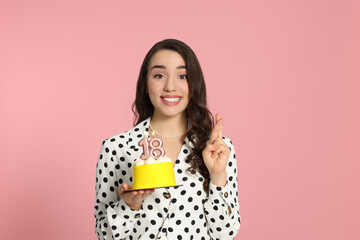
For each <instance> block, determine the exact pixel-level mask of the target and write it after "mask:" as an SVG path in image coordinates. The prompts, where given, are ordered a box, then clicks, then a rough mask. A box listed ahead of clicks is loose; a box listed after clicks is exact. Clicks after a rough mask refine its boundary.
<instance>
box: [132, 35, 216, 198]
mask: <svg viewBox="0 0 360 240" xmlns="http://www.w3.org/2000/svg"><path fill="white" fill-rule="evenodd" d="M161 49H166V50H172V51H175V52H177V53H179V54H180V55H181V56H182V58H183V59H184V61H185V64H186V69H187V77H188V78H187V81H188V86H189V91H190V96H191V97H190V100H189V104H188V106H187V108H186V110H185V111H186V116H187V119H188V121H189V122H190V126H191V128H190V129H189V131H188V133H187V138H188V139H189V141H191V142H192V144H193V145H194V148H193V151H192V152H191V153H190V154H189V156H188V158H187V159H186V161H187V162H189V163H190V167H189V168H188V171H189V172H191V173H192V174H194V173H195V171H199V173H200V174H201V175H202V176H203V177H204V183H203V187H204V190H205V192H208V190H209V182H210V174H209V171H208V169H207V167H206V166H205V163H204V160H203V157H202V151H203V149H204V148H205V147H206V143H207V141H208V140H209V137H210V134H211V129H212V127H213V124H214V118H213V116H212V114H211V112H210V111H209V110H208V108H207V103H206V86H205V81H204V76H203V73H202V70H201V67H200V63H199V61H198V59H197V57H196V55H195V53H194V52H193V50H192V49H191V48H190V47H189V46H188V45H186V44H185V43H184V42H182V41H179V40H176V39H165V40H163V41H160V42H158V43H156V44H155V45H154V46H153V47H152V48H151V49H150V50H149V52H148V53H147V54H146V56H145V59H144V61H143V63H142V65H141V68H140V73H139V78H138V81H137V85H136V98H135V101H134V103H133V105H132V111H133V113H134V125H137V124H139V123H140V122H142V121H143V120H145V119H146V118H148V117H150V116H152V115H153V113H154V106H153V105H152V103H151V101H150V98H149V95H148V94H147V93H146V89H147V74H148V69H149V63H150V60H151V58H152V56H153V55H154V54H155V53H156V52H157V51H159V50H161Z"/></svg>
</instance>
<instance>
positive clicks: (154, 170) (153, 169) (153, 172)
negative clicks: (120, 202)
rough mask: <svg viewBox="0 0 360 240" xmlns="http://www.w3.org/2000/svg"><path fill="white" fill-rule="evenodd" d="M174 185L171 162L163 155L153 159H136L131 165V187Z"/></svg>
mask: <svg viewBox="0 0 360 240" xmlns="http://www.w3.org/2000/svg"><path fill="white" fill-rule="evenodd" d="M171 186H176V182H175V174H174V168H173V163H172V161H171V160H170V158H168V157H166V156H164V157H160V158H159V159H157V160H155V159H153V158H152V157H150V158H149V159H147V160H142V159H140V158H139V159H137V160H136V161H135V164H134V167H133V186H132V189H144V188H159V187H171Z"/></svg>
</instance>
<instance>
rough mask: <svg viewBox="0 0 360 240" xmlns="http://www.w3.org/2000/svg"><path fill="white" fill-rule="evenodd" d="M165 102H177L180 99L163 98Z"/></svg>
mask: <svg viewBox="0 0 360 240" xmlns="http://www.w3.org/2000/svg"><path fill="white" fill-rule="evenodd" d="M163 99H164V100H165V101H167V102H177V101H179V100H180V98H163Z"/></svg>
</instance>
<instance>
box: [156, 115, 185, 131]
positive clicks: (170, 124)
mask: <svg viewBox="0 0 360 240" xmlns="http://www.w3.org/2000/svg"><path fill="white" fill-rule="evenodd" d="M150 125H151V127H152V129H153V130H154V131H155V132H156V133H158V134H160V135H163V136H175V135H178V134H181V133H184V132H185V131H186V130H187V128H188V123H187V118H186V115H185V112H184V113H183V114H180V115H177V116H174V117H167V116H160V115H159V114H156V113H154V115H153V117H152V118H151V121H150Z"/></svg>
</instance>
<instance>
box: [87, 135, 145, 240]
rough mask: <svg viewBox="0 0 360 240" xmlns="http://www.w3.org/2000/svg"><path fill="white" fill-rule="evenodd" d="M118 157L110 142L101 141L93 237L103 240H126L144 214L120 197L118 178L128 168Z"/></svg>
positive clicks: (97, 166) (120, 182)
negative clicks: (124, 168)
mask: <svg viewBox="0 0 360 240" xmlns="http://www.w3.org/2000/svg"><path fill="white" fill-rule="evenodd" d="M119 154H121V153H119V151H116V147H114V146H112V145H111V141H110V140H109V139H106V140H104V141H103V144H102V147H101V150H100V156H99V159H98V162H97V165H96V184H95V191H96V202H95V205H94V215H95V219H96V223H95V233H96V235H97V237H98V239H102V240H112V239H115V240H120V239H129V237H130V235H131V234H132V232H133V231H134V229H135V228H136V227H135V226H136V222H137V219H138V218H139V217H140V215H141V214H143V213H144V211H143V209H140V210H139V211H135V210H132V209H131V208H130V207H128V206H127V204H126V203H125V202H124V201H123V200H122V199H120V197H119V193H118V188H119V186H120V185H121V184H122V183H123V180H122V179H121V178H118V175H120V174H119V173H120V172H121V171H122V168H123V167H127V166H122V165H121V164H120V162H119V160H118V157H119V156H118V155H119Z"/></svg>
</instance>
